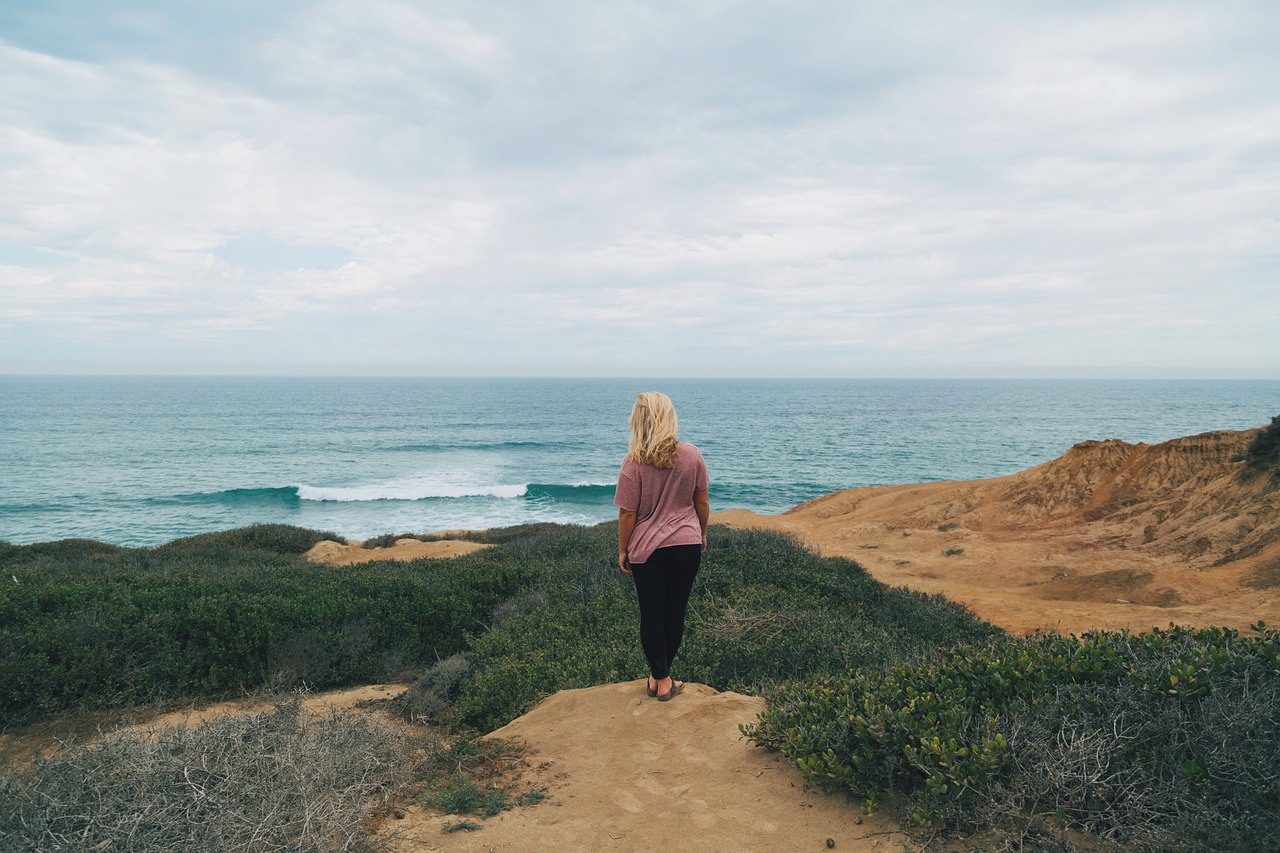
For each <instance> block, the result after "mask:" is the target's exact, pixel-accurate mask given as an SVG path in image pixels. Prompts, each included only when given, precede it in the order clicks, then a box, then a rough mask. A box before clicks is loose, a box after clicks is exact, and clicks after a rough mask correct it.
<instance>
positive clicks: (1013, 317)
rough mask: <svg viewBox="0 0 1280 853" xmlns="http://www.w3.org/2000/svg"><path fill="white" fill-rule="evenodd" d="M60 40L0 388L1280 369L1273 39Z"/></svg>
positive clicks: (1023, 35) (325, 15)
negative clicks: (290, 380) (148, 378)
mask: <svg viewBox="0 0 1280 853" xmlns="http://www.w3.org/2000/svg"><path fill="white" fill-rule="evenodd" d="M66 12H67V10H66V9H62V10H61V13H59V10H58V9H53V10H52V11H51V12H50V13H49V14H48V15H47V16H43V17H42V16H41V15H39V14H38V13H36V12H27V13H25V14H26V17H23V18H22V19H21V21H20V23H21V26H10V27H7V28H6V30H5V31H6V33H8V34H9V35H8V36H7V37H8V38H9V41H8V42H0V145H2V146H3V148H4V150H5V151H6V162H5V165H4V166H0V194H2V195H3V196H4V197H5V198H6V199H7V200H8V202H9V203H8V204H7V205H5V206H4V208H3V209H0V247H12V248H11V250H10V251H9V253H8V254H7V255H6V254H5V253H4V250H3V249H0V263H8V264H10V265H9V266H7V267H0V292H3V293H4V294H5V298H6V301H7V305H6V313H5V314H4V317H7V318H8V319H6V320H0V322H3V323H5V324H7V326H5V328H8V329H9V330H10V331H11V332H13V334H12V335H11V336H10V343H8V344H3V343H0V364H3V363H13V364H18V363H20V364H23V365H31V366H32V367H33V368H35V369H39V366H40V365H41V364H47V365H53V364H54V361H53V360H52V356H51V355H50V353H51V352H52V351H53V348H54V347H55V346H56V347H57V348H58V351H59V352H60V353H61V354H62V355H61V356H59V359H60V360H59V361H58V362H57V363H58V364H59V365H62V364H73V363H80V364H83V365H85V368H86V369H87V368H88V367H89V366H91V365H95V364H101V363H107V364H110V363H120V364H123V363H125V362H129V363H134V362H136V359H135V358H134V357H133V356H132V355H131V347H133V346H135V342H136V340H137V333H138V332H139V331H150V332H151V333H152V334H153V335H154V336H155V337H156V338H157V339H158V340H161V339H162V340H164V341H167V342H168V343H166V344H165V347H168V349H165V347H160V346H159V345H157V347H158V349H157V351H164V352H167V353H169V357H168V358H166V359H165V361H164V363H165V364H174V365H178V366H179V367H181V366H184V365H201V366H203V365H212V367H211V368H210V369H215V368H217V366H218V365H226V366H235V365H239V364H243V363H244V362H243V357H244V356H245V354H249V355H251V356H252V362H253V363H254V364H262V365H272V366H273V367H272V369H275V370H279V371H284V372H316V371H323V370H326V369H332V365H333V359H332V355H331V353H330V354H326V353H325V351H324V347H323V346H322V345H321V344H317V343H316V341H318V340H321V339H323V337H324V336H326V335H332V334H334V332H335V330H337V329H340V330H342V333H343V334H345V335H347V336H350V337H352V338H354V337H359V336H366V339H364V340H362V341H361V342H360V343H359V344H358V345H356V344H355V343H352V344H351V350H350V353H351V355H350V357H351V358H352V359H355V360H354V361H352V363H351V372H361V371H365V372H378V371H381V370H395V371H396V372H423V373H452V372H499V373H512V372H517V373H525V372H532V373H563V372H587V373H590V372H601V373H650V374H651V373H654V372H656V371H658V370H659V369H665V370H677V371H684V370H686V369H688V370H692V371H693V372H698V373H703V374H708V373H711V374H715V373H729V374H741V373H748V374H749V373H762V374H763V373H776V372H778V371H789V372H794V373H801V374H815V375H830V374H832V373H842V372H843V373H849V374H865V373H866V372H868V371H885V370H889V369H895V370H900V369H906V370H911V371H915V372H918V373H924V374H935V373H936V374H939V375H942V374H947V375H950V374H951V372H953V371H955V370H958V369H963V370H966V371H969V372H971V373H976V374H989V373H1008V372H1010V371H1012V372H1016V371H1017V370H1019V369H1030V370H1046V371H1048V370H1069V369H1071V368H1072V367H1073V366H1076V367H1084V368H1088V369H1089V370H1098V371H1105V370H1107V369H1109V368H1108V365H1110V366H1111V368H1113V369H1115V370H1127V369H1131V368H1139V369H1141V370H1143V371H1148V372H1159V371H1161V370H1165V371H1175V372H1177V371H1183V372H1185V371H1186V370H1188V369H1191V368H1196V369H1201V370H1209V371H1220V372H1224V373H1227V374H1241V373H1242V372H1243V373H1248V372H1249V371H1252V372H1253V373H1252V374H1251V375H1258V370H1259V368H1258V365H1260V364H1267V363H1270V364H1273V365H1274V364H1280V344H1277V343H1275V342H1273V341H1272V340H1271V338H1272V337H1274V336H1273V335H1271V334H1270V331H1269V329H1268V327H1267V323H1266V322H1265V318H1266V317H1268V316H1270V317H1274V316H1276V315H1277V314H1280V295H1277V293H1276V290H1275V287H1274V282H1275V278H1276V272H1277V267H1278V266H1280V260H1278V258H1277V254H1278V253H1277V249H1276V248H1275V247H1276V246H1277V245H1280V241H1278V240H1277V237H1280V222H1278V219H1277V216H1276V212H1275V206H1274V199H1275V198H1276V197H1277V193H1278V191H1280V161H1277V159H1276V158H1275V157H1274V156H1273V155H1274V151H1275V150H1276V148H1277V146H1278V144H1280V106H1277V104H1280V101H1278V100H1277V99H1276V97H1275V95H1276V92H1275V91H1274V83H1272V82H1269V81H1274V80H1276V79H1280V67H1277V66H1280V60H1278V59H1277V58H1276V56H1275V55H1274V51H1273V50H1271V43H1272V41H1273V39H1269V38H1268V37H1267V33H1273V34H1274V33H1275V32H1276V26H1277V24H1280V19H1278V13H1277V12H1275V11H1273V10H1272V9H1271V7H1270V6H1269V4H1266V3H1261V2H1258V3H1245V2H1238V3H1228V4H1226V5H1225V6H1219V7H1214V8H1212V9H1209V8H1207V7H1202V6H1199V5H1195V4H1182V3H1174V4H1165V3H1161V4H1150V3H1142V2H1132V3H1122V4H1113V5H1110V6H1105V7H1088V8H1086V7H1079V6H1077V5H1063V6H1058V5H1053V4H1032V5H1029V6H1026V5H1019V6H1010V5H1009V4H1005V3H994V2H991V3H974V4H962V5H956V4H942V3H937V4H917V5H914V6H912V7H911V9H910V10H904V9H902V8H898V7H866V6H865V5H861V4H837V3H819V4H809V5H806V6H803V7H794V6H783V5H781V4H778V5H773V4H751V5H743V4H726V3H718V2H707V3H692V4H690V3H684V4H667V3H654V4H644V5H642V6H635V7H628V8H616V7H609V6H600V5H599V4H589V3H585V2H583V3H566V4H558V5H556V6H555V7H547V8H541V7H530V6H527V5H526V4H516V3H502V2H496V0H494V2H472V3H467V2H453V3H442V4H431V5H430V6H428V5H424V4H421V3H413V2H396V0H378V1H377V2H374V3H364V4H356V3H352V2H345V1H344V0H326V2H295V3H289V4H281V5H279V6H276V7H273V8H272V9H271V10H257V8H256V7H253V6H250V5H247V4H246V5H242V6H241V7H239V8H238V12H237V17H238V19H239V22H238V23H235V24H234V25H233V24H232V23H228V22H227V21H226V20H224V19H219V20H218V21H216V22H214V21H211V20H209V19H207V18H201V17H198V13H197V12H196V11H194V10H184V9H183V8H182V7H172V6H169V5H167V4H152V3H142V2H135V3H130V4H126V6H125V7H119V8H115V9H114V10H112V11H103V10H101V9H99V8H98V7H90V6H85V7H82V8H81V9H80V12H81V15H82V17H83V18H84V19H85V20H84V21H82V22H80V23H78V24H75V23H69V22H68V19H67V15H66V14H65V13H66ZM10 14H15V13H10ZM95 16H97V18H98V19H97V20H95ZM202 28H203V29H202ZM197 32H199V33H200V34H201V35H202V37H201V38H196V37H195V36H196V33H197ZM55 36H56V37H55ZM46 258H57V259H59V261H60V263H58V264H51V263H41V262H40V261H42V260H43V259H46ZM396 318H398V320H399V322H401V323H403V324H404V330H403V331H402V330H399V329H397V328H395V327H394V320H395V319H396ZM86 328H93V329H95V332H94V333H93V334H87V333H86V331H85V330H86ZM126 328H127V329H128V333H127V334H126V333H124V332H121V331H120V330H121V329H126ZM185 341H196V342H197V343H192V344H187V343H184V342H185ZM42 342H46V343H42ZM658 345H660V347H661V348H660V347H659V346H658ZM76 359H79V361H77V360H76ZM637 359H638V361H637ZM113 360H114V361H113ZM175 369H177V368H175ZM264 369H266V368H264ZM1267 375H1271V374H1267Z"/></svg>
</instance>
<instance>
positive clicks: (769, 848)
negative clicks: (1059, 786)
mask: <svg viewBox="0 0 1280 853" xmlns="http://www.w3.org/2000/svg"><path fill="white" fill-rule="evenodd" d="M644 684H645V682H644V681H643V680H640V681H632V682H626V683H622V684H605V685H601V686H599V687H588V688H585V689H582V690H564V691H561V692H559V693H557V694H555V695H554V696H551V697H549V698H547V699H546V700H545V701H543V702H542V704H540V705H538V706H537V707H536V708H534V709H533V710H532V711H530V712H529V713H527V714H525V715H524V716H523V717H520V718H519V719H516V720H513V721H512V722H511V723H509V724H508V725H506V726H504V727H503V728H501V729H499V730H498V731H496V732H494V735H495V736H497V737H504V738H509V739H512V740H515V741H517V742H522V743H524V744H525V745H526V746H527V747H528V749H529V752H528V761H529V763H530V765H531V769H530V770H529V771H527V772H528V773H529V774H532V775H533V776H534V777H535V779H536V780H538V781H540V782H543V783H545V785H546V786H547V788H548V791H549V793H550V797H549V798H548V799H547V800H545V801H543V802H542V803H540V804H539V805H536V806H532V807H527V808H521V809H515V810H512V811H507V812H503V813H502V814H500V815H498V816H497V817H493V818H489V819H487V820H485V821H483V824H482V828H481V829H479V830H476V831H475V832H455V833H445V832H443V831H442V827H443V826H444V824H445V823H447V822H451V821H457V818H451V817H442V816H439V815H429V814H424V813H423V812H422V811H421V810H420V809H417V808H414V809H411V810H410V811H409V813H408V814H407V815H406V817H405V819H404V820H402V821H392V822H388V824H386V825H384V827H383V831H384V835H385V836H386V837H388V838H389V839H390V840H391V842H392V845H393V849H395V850H401V851H406V853H407V851H447V853H521V851H556V853H564V852H565V851H579V850H581V851H595V850H616V851H649V850H653V849H666V850H708V851H718V853H731V852H732V851H742V852H743V853H783V851H787V853H791V851H796V850H812V851H815V853H816V851H819V850H823V851H825V850H827V849H828V848H827V844H826V841H827V839H828V838H830V839H832V840H833V841H835V843H836V847H835V848H834V849H835V850H837V851H857V853H865V851H877V853H879V851H891V850H902V849H903V848H902V846H901V845H900V844H898V843H896V842H895V840H894V839H896V838H903V839H905V838H906V836H903V835H899V834H897V833H896V832H895V831H894V830H895V827H894V825H893V824H892V823H891V822H889V821H888V820H887V819H885V818H884V817H882V816H880V815H878V814H877V815H873V816H871V817H862V816H861V815H860V812H859V810H858V809H857V808H856V807H855V806H854V805H852V804H850V803H849V802H848V801H847V800H846V799H845V798H843V797H840V796H828V795H825V794H821V793H818V792H815V791H809V790H806V789H805V786H804V783H803V782H802V781H801V779H800V773H799V771H797V770H796V768H795V767H794V765H790V764H788V763H787V762H786V761H785V760H784V759H782V758H780V757H779V756H778V755H776V754H774V753H769V752H765V751H764V750H761V749H758V748H756V747H755V746H753V745H752V744H751V743H750V742H749V741H747V740H745V739H744V738H742V737H741V735H740V733H739V731H738V724H739V723H747V722H751V721H752V720H754V719H755V716H756V714H757V713H758V712H759V711H760V708H761V702H760V700H759V699H756V698H754V697H750V696H743V695H741V694H737V693H717V692H716V691H715V690H712V689H711V688H710V687H705V686H703V685H698V684H689V685H687V686H686V688H685V690H684V692H683V693H681V694H680V695H679V696H676V697H674V698H673V699H672V700H671V701H670V702H658V701H657V700H656V699H651V698H649V696H648V695H647V694H646V693H645V690H644ZM522 781H526V782H527V781H528V780H527V779H526V780H522Z"/></svg>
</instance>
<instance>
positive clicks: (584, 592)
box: [457, 524, 997, 730]
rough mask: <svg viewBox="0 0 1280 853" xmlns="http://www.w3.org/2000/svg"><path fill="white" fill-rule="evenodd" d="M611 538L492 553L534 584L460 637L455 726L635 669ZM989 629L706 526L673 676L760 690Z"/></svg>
mask: <svg viewBox="0 0 1280 853" xmlns="http://www.w3.org/2000/svg"><path fill="white" fill-rule="evenodd" d="M616 535H617V534H616V529H615V528H614V527H613V525H609V524H605V525H599V526H596V527H593V528H573V527H557V528H554V529H548V530H544V531H541V532H538V533H536V534H535V535H533V536H530V537H527V538H524V539H520V540H513V541H511V542H510V543H508V544H507V545H504V546H501V548H499V549H494V551H495V552H498V553H503V554H506V555H510V556H511V557H513V558H515V559H517V560H519V561H520V562H521V563H522V564H524V565H527V566H530V567H532V568H533V577H534V579H535V580H534V581H533V583H532V585H531V588H530V589H529V591H528V592H526V593H524V594H523V595H522V596H521V597H520V599H519V603H520V606H519V607H513V606H511V605H510V603H508V604H504V605H500V606H499V608H498V609H497V610H496V611H495V614H494V618H493V620H492V623H491V626H490V630H488V631H485V632H482V633H477V634H476V635H475V636H473V637H472V638H471V640H470V643H469V645H470V653H469V654H470V658H471V662H472V667H473V669H472V673H471V675H470V676H469V677H468V678H467V679H466V680H465V681H464V682H463V685H462V690H461V694H460V696H459V698H458V702H457V712H458V715H459V717H458V718H459V719H460V720H461V721H462V722H464V723H465V724H467V725H471V726H474V727H476V728H478V729H481V730H486V729H488V728H493V727H496V726H499V725H502V724H504V723H506V722H507V721H509V720H510V719H512V718H513V717H515V716H517V715H519V714H520V713H523V712H524V711H525V710H527V709H528V708H530V707H532V705H533V704H534V703H535V702H537V701H538V700H539V699H540V698H542V697H543V696H546V695H549V694H551V693H554V692H555V691H557V690H561V689H565V688H573V687H587V686H590V685H593V684H601V683H606V682H611V681H619V680H629V679H634V678H640V677H642V676H643V675H644V674H645V672H646V670H647V667H646V665H645V662H644V658H643V655H642V654H641V650H640V643H639V621H638V618H639V617H638V613H637V609H636V603H635V589H634V586H633V585H632V582H631V580H630V579H629V578H627V577H625V576H624V575H622V574H621V573H620V572H619V571H618V568H617V563H616V554H617V549H616V538H615V537H616ZM491 553H492V552H491ZM995 633H997V631H996V629H994V628H992V627H991V626H990V625H988V624H986V623H984V622H982V621H981V620H978V619H977V618H975V617H974V616H973V614H972V613H970V612H969V611H967V610H966V609H965V608H963V607H961V606H960V605H957V604H954V603H952V602H949V601H947V600H946V599H944V598H942V597H940V596H929V595H925V594H922V593H917V592H912V591H909V590H905V589H891V588H888V587H885V586H884V585H883V584H880V583H878V582H876V581H875V580H874V579H872V578H871V577H870V576H869V575H868V574H867V573H866V571H865V570H864V569H862V567H861V566H858V565H857V564H856V563H853V562H850V561H848V560H838V559H824V558H821V557H819V556H817V555H815V554H813V553H812V552H810V551H807V550H806V549H804V548H803V547H801V546H800V545H799V543H798V542H796V541H795V540H794V539H792V538H790V537H786V536H782V535H780V534H776V533H764V532H759V531H735V530H728V529H725V528H720V527H713V528H712V529H711V531H710V547H709V549H708V551H707V554H706V557H705V559H704V561H703V567H702V569H701V570H700V572H699V574H698V579H697V582H696V584H695V586H694V591H693V595H692V596H691V599H690V604H689V614H688V619H687V624H686V635H685V641H684V645H683V646H682V647H681V652H680V659H679V663H678V666H679V671H678V672H677V676H678V677H679V678H681V679H686V680H692V681H698V682H702V683H705V684H709V685H711V686H712V687H715V688H716V689H718V690H742V691H754V692H760V691H764V690H766V689H768V688H769V687H770V686H772V685H773V684H774V683H775V682H777V681H781V680H787V679H793V678H798V677H804V676H807V675H813V674H818V673H830V672H842V671H845V670H847V669H848V668H849V667H864V666H866V667H879V666H881V665H884V664H886V663H891V662H893V661H897V660H901V659H904V658H905V657H907V656H910V655H913V654H918V653H919V652H920V651H921V650H923V649H925V648H929V647H932V646H933V645H935V644H936V643H939V642H953V641H955V640H956V639H968V640H973V639H978V638H982V637H989V636H992V635H993V634H995Z"/></svg>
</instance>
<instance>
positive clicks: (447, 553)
mask: <svg viewBox="0 0 1280 853" xmlns="http://www.w3.org/2000/svg"><path fill="white" fill-rule="evenodd" d="M492 547H493V546H492V545H485V544H483V543H481V542H471V541H469V540H466V539H436V540H433V541H430V542H423V541H422V540H421V539H415V538H413V537H412V536H405V537H403V538H400V539H397V540H396V542H395V544H394V545H388V546H387V547H385V548H365V547H363V546H362V545H361V543H359V542H352V543H350V544H347V545H343V544H342V543H341V542H334V541H332V540H325V541H324V542H317V543H316V544H315V545H313V546H312V547H311V550H310V551H308V552H307V553H306V554H305V555H304V556H305V557H306V558H307V559H308V560H310V561H311V562H313V563H328V564H329V565H331V566H351V565H355V564H356V563H371V562H373V561H374V560H405V561H408V560H440V559H447V558H450V557H461V556H462V555H464V554H471V553H473V552H475V551H481V550H484V549H485V548H492Z"/></svg>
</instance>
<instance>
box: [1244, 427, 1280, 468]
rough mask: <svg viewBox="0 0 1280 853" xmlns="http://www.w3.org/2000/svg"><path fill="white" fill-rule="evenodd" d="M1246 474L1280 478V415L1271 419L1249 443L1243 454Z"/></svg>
mask: <svg viewBox="0 0 1280 853" xmlns="http://www.w3.org/2000/svg"><path fill="white" fill-rule="evenodd" d="M1244 463H1245V464H1244V472H1245V473H1246V474H1261V473H1269V474H1271V475H1273V476H1280V415H1276V416H1275V417H1274V418H1272V419H1271V423H1269V424H1267V425H1266V426H1264V427H1263V428H1262V429H1261V430H1259V431H1258V434H1257V435H1255V436H1254V437H1253V441H1251V442H1249V447H1248V448H1247V449H1246V450H1245V452H1244Z"/></svg>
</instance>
